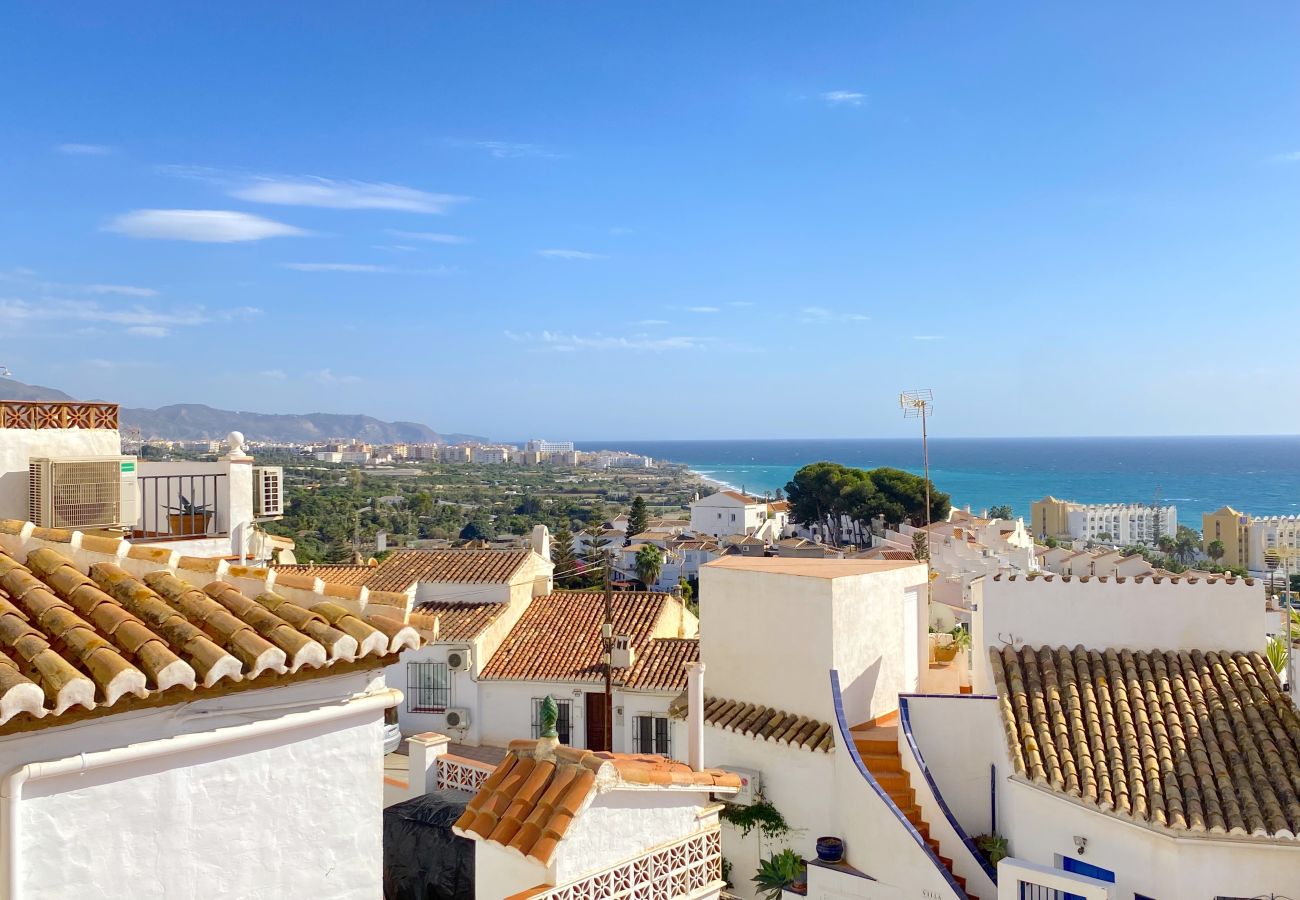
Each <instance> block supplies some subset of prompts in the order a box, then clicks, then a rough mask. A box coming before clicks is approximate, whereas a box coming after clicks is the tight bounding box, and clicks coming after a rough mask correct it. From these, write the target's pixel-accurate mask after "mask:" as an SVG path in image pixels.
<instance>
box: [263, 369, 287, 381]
mask: <svg viewBox="0 0 1300 900" xmlns="http://www.w3.org/2000/svg"><path fill="white" fill-rule="evenodd" d="M257 374H258V375H259V376H261V377H262V378H271V379H274V380H275V381H284V379H286V378H288V377H289V376H288V375H286V374H285V373H284V369H263V370H262V371H261V372H258V373H257Z"/></svg>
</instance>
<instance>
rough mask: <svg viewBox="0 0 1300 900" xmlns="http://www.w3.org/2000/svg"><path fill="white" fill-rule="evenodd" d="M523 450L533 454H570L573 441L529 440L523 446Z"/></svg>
mask: <svg viewBox="0 0 1300 900" xmlns="http://www.w3.org/2000/svg"><path fill="white" fill-rule="evenodd" d="M524 449H525V450H531V451H533V452H535V453H572V452H573V441H544V440H541V439H536V440H531V441H529V442H528V443H527V444H526V445H524Z"/></svg>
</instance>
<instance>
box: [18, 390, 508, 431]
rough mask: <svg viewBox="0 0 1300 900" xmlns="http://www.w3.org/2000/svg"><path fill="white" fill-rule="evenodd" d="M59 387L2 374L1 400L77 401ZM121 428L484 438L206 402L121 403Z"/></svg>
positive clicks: (365, 418)
mask: <svg viewBox="0 0 1300 900" xmlns="http://www.w3.org/2000/svg"><path fill="white" fill-rule="evenodd" d="M74 399H76V398H74V397H71V396H69V395H68V394H65V393H64V392H63V391H60V390H56V389H55V388H48V387H41V386H40V385H35V384H23V383H22V382H21V381H15V380H14V379H12V378H0V400H74ZM121 427H122V429H123V430H125V429H127V428H139V429H140V434H141V436H142V437H144V438H146V439H148V438H168V439H171V440H181V441H184V440H205V439H212V440H218V439H221V438H224V437H225V436H226V435H227V434H229V433H230V432H232V431H240V432H243V434H244V437H246V438H248V439H249V440H253V441H277V442H284V443H305V442H309V441H321V440H326V439H328V438H356V439H358V440H363V441H367V442H370V443H376V444H392V443H398V442H401V443H413V444H431V443H435V442H441V443H460V442H463V441H483V440H486V439H485V438H481V437H477V436H475V435H472V434H442V433H440V432H437V431H434V430H433V429H432V428H430V427H429V426H428V425H421V424H420V423H419V422H383V421H381V420H379V419H376V418H374V417H373V416H362V415H340V414H337V413H305V414H302V415H293V414H280V413H254V412H235V411H234V410H229V409H213V408H212V407H211V406H204V405H203V404H201V403H178V404H175V405H172V406H163V407H160V408H158V409H130V408H128V407H125V406H124V407H122V408H121Z"/></svg>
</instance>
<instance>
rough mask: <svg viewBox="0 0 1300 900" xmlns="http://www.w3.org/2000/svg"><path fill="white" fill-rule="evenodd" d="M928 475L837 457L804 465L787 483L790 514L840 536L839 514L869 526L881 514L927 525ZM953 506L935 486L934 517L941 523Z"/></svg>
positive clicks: (894, 520) (889, 521) (833, 536)
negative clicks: (842, 461)
mask: <svg viewBox="0 0 1300 900" xmlns="http://www.w3.org/2000/svg"><path fill="white" fill-rule="evenodd" d="M925 487H926V482H925V479H924V478H922V477H920V476H919V475H913V474H912V473H911V472H904V471H903V470H902V469H890V468H880V469H870V470H867V469H854V468H850V467H849V466H842V465H840V464H839V463H833V462H817V463H812V464H811V465H807V466H804V467H803V468H802V469H800V470H799V471H798V472H796V473H795V475H794V480H793V481H791V482H790V483H789V484H787V485H786V486H785V493H786V496H787V497H788V498H789V500H790V513H791V516H792V517H793V518H794V520H795V521H797V522H801V523H803V524H804V525H812V524H814V523H817V524H820V525H821V526H822V527H823V528H824V529H825V530H826V531H827V533H828V534H829V535H830V537H831V539H832V540H834V539H837V538H838V532H839V528H838V527H836V526H837V524H838V519H839V517H840V516H848V517H849V518H850V519H852V520H854V521H857V522H860V523H862V524H863V525H864V526H866V525H869V524H870V522H871V520H872V519H874V518H876V517H877V516H880V517H882V518H883V519H884V520H885V523H886V524H889V525H896V524H898V523H900V522H904V521H906V522H909V523H911V524H912V525H924V524H925V522H926V509H925ZM951 508H952V504H951V502H950V498H949V497H948V495H947V494H945V493H943V492H942V491H939V490H937V489H936V488H935V487H934V485H933V484H931V485H930V511H929V512H930V515H929V517H930V520H931V521H934V522H939V521H942V520H944V519H946V518H947V517H948V511H949V510H950V509H951Z"/></svg>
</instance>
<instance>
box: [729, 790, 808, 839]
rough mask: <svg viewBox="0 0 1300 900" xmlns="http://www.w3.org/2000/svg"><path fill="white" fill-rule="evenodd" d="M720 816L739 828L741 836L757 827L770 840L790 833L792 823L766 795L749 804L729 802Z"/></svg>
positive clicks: (746, 835)
mask: <svg viewBox="0 0 1300 900" xmlns="http://www.w3.org/2000/svg"><path fill="white" fill-rule="evenodd" d="M718 817H719V818H720V819H722V821H724V822H728V823H730V824H732V825H734V826H736V827H737V828H739V829H740V836H741V837H748V836H749V833H750V832H751V831H753V830H754V829H755V828H757V829H758V830H759V831H760V832H762V834H763V837H765V838H767V839H768V840H773V839H775V838H780V837H785V836H786V835H787V834H789V833H790V823H789V822H787V821H786V820H785V816H783V815H781V811H780V810H779V809H777V808H776V807H775V806H773V805H772V803H771V801H769V800H768V799H767V798H766V797H759V798H758V799H756V800H755V801H754V802H753V803H751V804H749V806H735V805H733V804H730V803H728V804H727V805H725V806H723V807H722V812H720V813H718Z"/></svg>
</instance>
